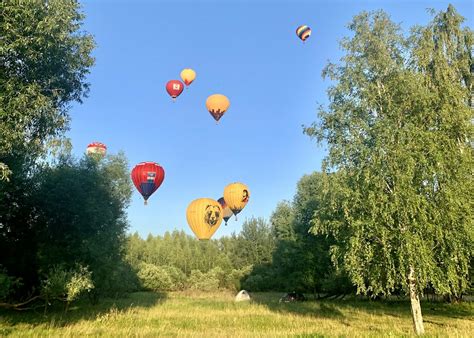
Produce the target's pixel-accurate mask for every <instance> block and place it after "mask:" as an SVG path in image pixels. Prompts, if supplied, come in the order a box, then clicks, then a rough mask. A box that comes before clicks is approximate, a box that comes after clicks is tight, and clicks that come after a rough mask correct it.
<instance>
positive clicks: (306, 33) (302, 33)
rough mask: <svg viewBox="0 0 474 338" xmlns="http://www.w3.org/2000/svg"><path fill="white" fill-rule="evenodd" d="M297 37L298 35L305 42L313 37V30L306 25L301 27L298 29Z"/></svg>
mask: <svg viewBox="0 0 474 338" xmlns="http://www.w3.org/2000/svg"><path fill="white" fill-rule="evenodd" d="M296 35H298V37H299V38H300V39H301V40H303V41H305V40H306V39H307V38H309V37H310V35H311V28H309V27H308V26H306V25H301V26H299V27H298V28H296Z"/></svg>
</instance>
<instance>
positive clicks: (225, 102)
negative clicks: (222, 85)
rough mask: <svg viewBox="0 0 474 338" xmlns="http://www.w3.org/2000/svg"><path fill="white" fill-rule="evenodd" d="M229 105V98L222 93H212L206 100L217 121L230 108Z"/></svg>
mask: <svg viewBox="0 0 474 338" xmlns="http://www.w3.org/2000/svg"><path fill="white" fill-rule="evenodd" d="M229 106H230V101H229V99H228V98H227V97H226V96H225V95H222V94H214V95H211V96H209V97H208V98H207V100H206V108H207V110H208V111H209V113H210V114H211V115H212V117H213V118H214V120H216V121H217V122H219V120H220V119H221V117H222V116H223V115H224V113H225V112H226V111H227V109H229Z"/></svg>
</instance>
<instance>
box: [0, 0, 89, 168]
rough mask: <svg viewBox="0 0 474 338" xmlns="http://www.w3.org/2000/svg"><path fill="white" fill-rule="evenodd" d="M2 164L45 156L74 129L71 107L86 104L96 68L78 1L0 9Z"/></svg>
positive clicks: (4, 5)
mask: <svg viewBox="0 0 474 338" xmlns="http://www.w3.org/2000/svg"><path fill="white" fill-rule="evenodd" d="M0 18H1V19H0V36H1V37H2V39H1V40H0V64H2V67H1V69H0V135H2V137H1V138H0V163H1V162H3V164H5V165H8V166H9V167H10V168H11V166H10V163H8V162H6V161H5V160H3V159H4V158H5V157H6V156H10V155H12V154H19V153H24V152H26V153H28V154H32V155H33V156H35V157H36V156H38V155H40V154H42V153H43V152H44V151H45V150H46V149H45V145H46V142H47V141H48V140H49V139H51V138H56V137H58V136H60V135H61V134H62V133H63V132H64V131H65V130H66V129H67V127H68V122H69V118H68V115H67V111H68V108H69V103H70V102H72V101H79V102H80V101H81V98H82V97H83V96H84V95H85V94H86V93H87V90H88V88H89V85H88V84H87V83H86V81H85V80H86V75H87V74H88V73H89V70H90V67H91V66H92V65H93V63H94V59H93V58H92V57H91V55H90V54H91V51H92V49H93V47H94V42H93V39H92V36H90V35H88V34H86V33H84V32H83V31H82V30H81V28H82V20H83V19H84V16H83V15H82V14H81V13H80V12H79V4H78V2H77V1H59V0H55V1H48V2H43V1H34V2H28V3H26V2H24V3H21V2H18V1H14V0H8V1H2V3H1V5H0Z"/></svg>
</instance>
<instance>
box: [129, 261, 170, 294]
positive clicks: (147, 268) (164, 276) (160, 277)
mask: <svg viewBox="0 0 474 338" xmlns="http://www.w3.org/2000/svg"><path fill="white" fill-rule="evenodd" d="M137 275H138V278H139V279H140V282H141V285H142V287H143V288H144V289H145V290H151V291H166V290H171V288H172V286H173V280H172V279H171V276H170V275H169V273H168V271H166V269H164V268H163V267H161V266H156V265H154V264H147V263H142V265H141V266H140V270H138V274H137Z"/></svg>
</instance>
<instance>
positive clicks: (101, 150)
mask: <svg viewBox="0 0 474 338" xmlns="http://www.w3.org/2000/svg"><path fill="white" fill-rule="evenodd" d="M106 152H107V146H106V145H105V144H103V143H100V142H92V143H90V144H89V145H88V146H87V150H86V153H87V155H92V154H94V155H100V156H105V153H106Z"/></svg>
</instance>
